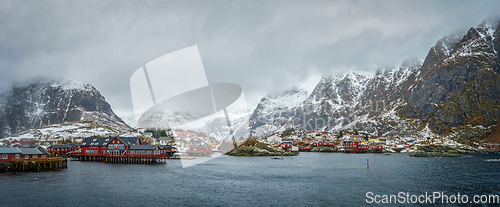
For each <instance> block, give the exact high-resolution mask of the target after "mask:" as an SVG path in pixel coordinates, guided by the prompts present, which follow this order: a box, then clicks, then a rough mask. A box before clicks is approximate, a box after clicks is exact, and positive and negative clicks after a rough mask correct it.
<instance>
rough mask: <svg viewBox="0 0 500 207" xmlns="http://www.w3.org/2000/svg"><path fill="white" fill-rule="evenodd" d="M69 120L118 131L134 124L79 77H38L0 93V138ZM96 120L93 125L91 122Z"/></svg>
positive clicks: (128, 128) (127, 129)
mask: <svg viewBox="0 0 500 207" xmlns="http://www.w3.org/2000/svg"><path fill="white" fill-rule="evenodd" d="M67 122H75V123H86V126H85V127H91V128H92V127H94V128H98V127H100V126H106V127H107V128H115V130H113V131H114V132H115V133H119V132H128V131H130V130H131V128H130V127H129V126H128V125H126V124H125V122H123V121H122V120H121V119H120V118H119V117H118V116H117V115H116V114H115V113H114V112H113V110H112V109H111V106H110V105H109V103H108V102H106V100H105V98H104V96H102V95H101V93H100V92H99V91H98V90H97V89H96V88H95V87H93V86H91V85H89V84H84V83H79V82H76V81H69V80H66V81H54V80H51V81H34V82H30V83H26V84H20V85H15V86H13V87H12V88H11V89H10V90H7V91H5V92H3V93H1V94H0V138H3V137H8V136H11V135H14V134H17V133H20V132H25V131H28V130H30V129H35V128H37V127H38V128H40V127H44V126H47V125H57V124H63V123H67ZM89 123H92V126H90V125H89Z"/></svg>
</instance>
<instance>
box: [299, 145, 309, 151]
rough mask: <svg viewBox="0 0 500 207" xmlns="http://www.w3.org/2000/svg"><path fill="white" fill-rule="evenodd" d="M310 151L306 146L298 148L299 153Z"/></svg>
mask: <svg viewBox="0 0 500 207" xmlns="http://www.w3.org/2000/svg"><path fill="white" fill-rule="evenodd" d="M311 150H312V147H311V146H309V145H307V146H300V147H299V151H306V152H309V151H311Z"/></svg>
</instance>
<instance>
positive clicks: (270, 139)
mask: <svg viewBox="0 0 500 207" xmlns="http://www.w3.org/2000/svg"><path fill="white" fill-rule="evenodd" d="M266 141H268V142H270V143H277V144H279V143H281V137H279V136H277V135H273V136H270V137H268V138H267V139H266Z"/></svg>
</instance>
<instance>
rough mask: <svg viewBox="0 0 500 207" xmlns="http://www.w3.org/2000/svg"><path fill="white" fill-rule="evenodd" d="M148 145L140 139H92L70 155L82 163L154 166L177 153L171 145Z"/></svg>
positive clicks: (84, 141) (88, 139) (83, 142)
mask: <svg viewBox="0 0 500 207" xmlns="http://www.w3.org/2000/svg"><path fill="white" fill-rule="evenodd" d="M143 143H144V145H142V144H143ZM146 143H147V142H142V143H141V142H140V140H139V138H138V137H107V138H98V137H92V138H86V139H84V140H83V141H82V143H81V145H80V150H77V151H73V152H70V153H69V154H70V157H71V158H73V159H75V160H81V161H101V162H112V163H137V164H152V163H158V162H161V161H162V160H164V159H167V158H169V157H171V156H173V154H174V153H175V148H174V147H172V146H171V145H149V144H146Z"/></svg>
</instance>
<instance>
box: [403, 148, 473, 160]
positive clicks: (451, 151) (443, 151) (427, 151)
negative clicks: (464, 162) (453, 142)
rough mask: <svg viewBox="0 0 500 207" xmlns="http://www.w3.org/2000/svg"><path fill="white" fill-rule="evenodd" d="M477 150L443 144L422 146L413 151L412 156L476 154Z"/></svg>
mask: <svg viewBox="0 0 500 207" xmlns="http://www.w3.org/2000/svg"><path fill="white" fill-rule="evenodd" d="M476 153H477V151H476V150H472V149H467V148H454V147H450V146H442V145H427V146H420V147H419V148H418V150H417V151H416V152H414V153H411V154H410V155H409V156H410V157H460V156H462V155H463V154H476Z"/></svg>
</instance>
